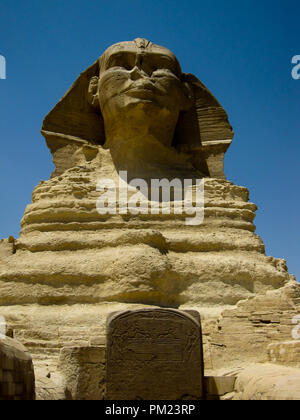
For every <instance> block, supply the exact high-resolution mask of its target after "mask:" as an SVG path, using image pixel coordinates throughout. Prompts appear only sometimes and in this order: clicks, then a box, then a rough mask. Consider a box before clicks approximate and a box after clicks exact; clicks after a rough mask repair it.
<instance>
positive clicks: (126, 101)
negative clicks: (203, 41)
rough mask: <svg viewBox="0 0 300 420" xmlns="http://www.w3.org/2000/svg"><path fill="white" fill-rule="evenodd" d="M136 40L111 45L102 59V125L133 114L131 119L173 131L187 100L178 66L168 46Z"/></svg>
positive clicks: (100, 89) (108, 126) (108, 125)
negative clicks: (158, 125) (159, 125)
mask: <svg viewBox="0 0 300 420" xmlns="http://www.w3.org/2000/svg"><path fill="white" fill-rule="evenodd" d="M137 41H138V40H136V41H134V42H122V43H120V44H116V45H113V46H112V47H110V48H109V49H108V50H106V52H105V53H104V55H103V56H102V58H101V64H100V78H99V83H98V96H99V102H100V108H101V112H102V115H103V118H104V122H105V128H106V130H110V129H112V128H113V126H114V125H116V124H118V125H119V126H120V122H121V121H122V119H123V120H124V118H125V119H126V120H130V116H132V118H131V120H132V122H134V121H136V122H138V123H139V124H141V123H142V122H143V121H144V122H145V125H147V124H149V123H150V121H152V124H156V125H157V124H161V125H162V126H163V127H164V129H165V130H167V131H169V132H173V131H174V129H175V126H176V123H177V120H178V116H179V113H180V111H181V110H182V109H183V108H184V106H185V105H184V104H185V102H186V101H187V98H186V96H185V93H184V86H183V83H182V82H181V69H180V65H179V63H178V61H177V59H176V57H175V56H174V54H173V53H171V52H170V51H169V50H168V49H166V48H163V47H159V46H157V45H154V44H151V43H148V41H145V40H140V43H139V42H137ZM145 43H146V44H145Z"/></svg>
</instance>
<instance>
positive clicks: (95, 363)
mask: <svg viewBox="0 0 300 420" xmlns="http://www.w3.org/2000/svg"><path fill="white" fill-rule="evenodd" d="M105 355H106V349H105V347H104V346H101V347H99V346H97V347H96V346H89V347H65V348H63V349H62V351H61V353H60V359H59V364H58V370H59V371H60V372H61V374H62V375H63V377H64V378H65V384H66V396H67V398H68V399H70V400H89V401H98V400H103V399H104V396H105V390H106V382H105V376H106V359H105Z"/></svg>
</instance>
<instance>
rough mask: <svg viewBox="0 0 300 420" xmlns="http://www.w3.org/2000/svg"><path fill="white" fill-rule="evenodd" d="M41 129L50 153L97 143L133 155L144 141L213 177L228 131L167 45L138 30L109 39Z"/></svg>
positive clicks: (219, 169)
mask: <svg viewBox="0 0 300 420" xmlns="http://www.w3.org/2000/svg"><path fill="white" fill-rule="evenodd" d="M42 133H43V135H44V136H45V138H46V141H47V144H48V146H49V148H50V150H51V152H52V154H53V155H55V154H56V152H57V151H58V150H60V149H61V148H64V147H66V145H72V146H71V147H72V148H73V147H82V145H84V147H86V146H87V147H90V146H91V145H94V146H96V147H99V146H103V145H105V146H106V147H107V148H109V149H110V150H111V151H112V152H113V149H114V146H116V147H117V148H118V149H119V151H118V153H121V154H122V153H123V151H125V150H126V152H127V153H128V150H131V151H132V156H130V159H132V160H133V161H134V160H136V161H137V160H138V154H137V153H136V152H137V151H138V148H139V142H140V143H141V144H145V143H147V142H148V149H147V150H151V148H152V146H153V147H154V148H156V150H157V147H158V148H160V150H162V149H163V148H165V149H168V150H170V148H172V152H173V151H174V152H175V153H177V152H179V154H181V153H184V154H186V155H189V156H190V159H191V161H192V162H193V165H194V166H195V167H197V168H199V169H200V170H201V172H202V173H204V174H206V175H207V176H211V177H216V178H224V172H223V160H224V153H225V152H226V150H227V149H228V147H229V145H230V144H231V141H232V138H233V131H232V127H231V126H230V124H229V121H228V117H227V114H226V112H225V110H224V109H223V108H222V106H221V105H220V104H219V102H218V101H217V100H216V98H215V97H214V96H213V95H212V94H211V92H210V91H209V90H208V89H207V88H206V87H205V86H204V85H203V83H202V82H201V81H200V80H199V79H198V78H197V77H195V76H193V75H192V74H189V73H182V71H181V68H180V65H179V62H178V60H177V59H176V57H175V56H174V54H173V53H172V52H171V51H169V50H168V49H167V48H164V47H160V46H158V45H155V44H152V43H151V42H149V41H147V40H145V39H140V38H139V39H136V40H135V41H132V42H121V43H118V44H115V45H113V46H111V47H109V48H108V49H107V50H106V51H105V52H104V54H103V55H102V56H101V57H100V58H99V59H97V60H96V61H95V62H94V64H92V65H91V66H90V67H89V68H88V69H86V70H85V71H84V72H82V73H81V74H80V76H79V77H78V78H77V80H76V81H75V83H74V84H73V86H72V87H71V88H70V89H69V91H68V92H67V93H66V94H65V95H64V97H63V98H62V99H61V101H59V103H58V104H57V105H56V106H55V107H54V108H53V110H52V111H51V112H50V113H49V114H48V115H47V116H46V118H45V120H44V124H43V128H42ZM156 145H158V146H157V147H156ZM120 150H121V151H120ZM166 153H167V151H166ZM158 154H159V153H156V155H155V152H154V151H153V153H152V152H151V153H150V155H149V160H151V159H152V158H153V159H154V158H155V156H158Z"/></svg>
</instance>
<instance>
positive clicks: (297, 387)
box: [233, 364, 300, 401]
mask: <svg viewBox="0 0 300 420" xmlns="http://www.w3.org/2000/svg"><path fill="white" fill-rule="evenodd" d="M235 391H236V393H237V394H236V395H235V397H234V398H233V399H234V400H265V401H277V400H295V401H298V400H300V369H296V368H289V367H283V366H278V365H273V364H253V365H249V366H247V367H245V369H244V370H243V371H242V372H241V373H239V374H238V375H237V380H236V384H235Z"/></svg>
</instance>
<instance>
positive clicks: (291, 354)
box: [268, 340, 300, 368]
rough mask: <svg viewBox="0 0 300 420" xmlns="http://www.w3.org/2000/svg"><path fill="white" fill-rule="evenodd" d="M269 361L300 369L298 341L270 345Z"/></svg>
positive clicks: (299, 341) (299, 342) (299, 343)
mask: <svg viewBox="0 0 300 420" xmlns="http://www.w3.org/2000/svg"><path fill="white" fill-rule="evenodd" d="M268 355H269V361H270V362H271V363H279V364H283V365H290V366H297V367H299V368H300V340H298V341H296V340H294V341H283V342H280V343H272V344H269V346H268Z"/></svg>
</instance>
